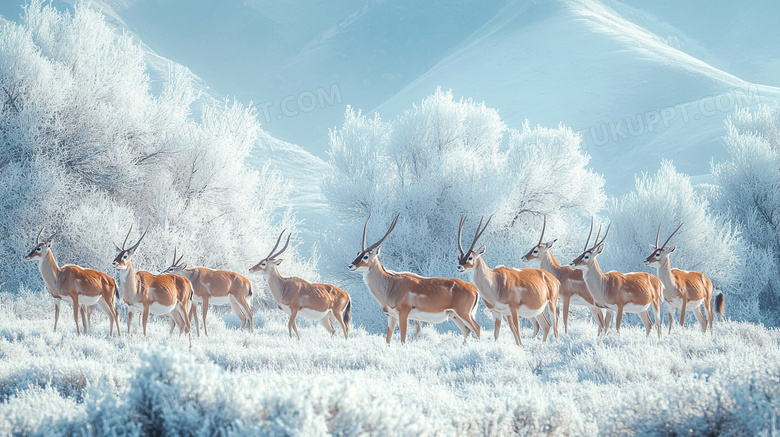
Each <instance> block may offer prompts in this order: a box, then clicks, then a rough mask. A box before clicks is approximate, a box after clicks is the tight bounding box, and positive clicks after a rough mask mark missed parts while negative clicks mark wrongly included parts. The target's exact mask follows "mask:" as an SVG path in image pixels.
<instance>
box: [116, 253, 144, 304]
mask: <svg viewBox="0 0 780 437" xmlns="http://www.w3.org/2000/svg"><path fill="white" fill-rule="evenodd" d="M119 282H120V284H121V286H122V287H121V288H122V300H124V301H125V302H131V303H134V302H136V301H137V300H138V294H139V293H138V275H136V273H135V268H133V263H132V262H128V263H127V268H126V269H125V270H120V271H119Z"/></svg>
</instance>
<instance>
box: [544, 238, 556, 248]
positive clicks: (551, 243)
mask: <svg viewBox="0 0 780 437" xmlns="http://www.w3.org/2000/svg"><path fill="white" fill-rule="evenodd" d="M556 241H558V239H557V238H556V239H555V240H553V241H550V242H549V243H547V244H545V246H547V248H548V249H549V248H551V247H553V244H555V242H556Z"/></svg>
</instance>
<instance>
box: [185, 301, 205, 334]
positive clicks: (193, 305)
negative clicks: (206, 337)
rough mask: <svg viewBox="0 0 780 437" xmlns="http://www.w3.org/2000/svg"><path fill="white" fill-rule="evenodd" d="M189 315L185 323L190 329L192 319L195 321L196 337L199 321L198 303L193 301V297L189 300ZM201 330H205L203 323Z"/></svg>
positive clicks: (198, 330)
mask: <svg viewBox="0 0 780 437" xmlns="http://www.w3.org/2000/svg"><path fill="white" fill-rule="evenodd" d="M188 315H189V317H188V320H187V325H188V326H190V329H192V321H193V320H194V321H195V332H196V333H197V334H198V337H200V322H199V321H198V303H197V302H195V300H194V299H193V300H192V301H191V302H190V312H189V314H188ZM203 330H204V331H205V330H206V324H205V323H204V324H203Z"/></svg>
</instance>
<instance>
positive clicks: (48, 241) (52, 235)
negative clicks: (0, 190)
mask: <svg viewBox="0 0 780 437" xmlns="http://www.w3.org/2000/svg"><path fill="white" fill-rule="evenodd" d="M57 232H59V231H55V232H54V233H53V234H51V237H49V238H48V239H47V240H46V242H47V243H50V242H51V239H52V238H54V236H55V235H57ZM672 235H674V234H672ZM669 238H672V237H669Z"/></svg>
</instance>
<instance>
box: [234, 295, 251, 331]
mask: <svg viewBox="0 0 780 437" xmlns="http://www.w3.org/2000/svg"><path fill="white" fill-rule="evenodd" d="M236 301H238V304H239V306H240V308H239V310H240V309H243V311H240V312H241V315H243V316H244V318H243V319H242V320H241V326H242V328H241V329H244V328H243V326H244V320H246V323H247V324H248V325H249V332H255V328H254V327H255V314H254V313H253V312H252V308H251V307H250V306H249V302H247V300H246V297H245V296H239V297H237V298H236Z"/></svg>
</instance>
